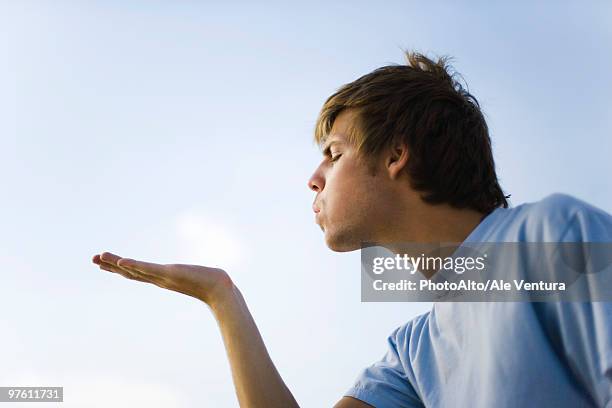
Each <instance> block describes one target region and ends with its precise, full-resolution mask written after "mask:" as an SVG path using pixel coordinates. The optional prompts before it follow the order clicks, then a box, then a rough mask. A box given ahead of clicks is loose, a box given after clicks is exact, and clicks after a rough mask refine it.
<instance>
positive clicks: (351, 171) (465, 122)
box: [308, 52, 508, 251]
mask: <svg viewBox="0 0 612 408" xmlns="http://www.w3.org/2000/svg"><path fill="white" fill-rule="evenodd" d="M406 57H407V65H391V66H385V67H381V68H378V69H376V70H374V71H373V72H371V73H369V74H366V75H364V76H362V77H360V78H358V79H357V80H355V81H353V82H351V83H349V84H346V85H344V86H343V87H341V88H340V89H339V90H338V91H337V92H336V93H334V94H333V95H331V96H330V97H329V98H328V99H327V101H326V102H325V104H324V105H323V108H322V110H321V113H320V115H319V118H318V120H317V124H316V127H315V141H316V142H317V143H318V144H319V146H320V147H321V148H322V150H323V153H324V159H323V161H322V162H321V164H320V165H319V167H318V168H317V170H316V171H315V173H314V174H313V176H312V177H311V179H310V180H309V182H308V185H309V187H310V188H311V189H312V190H313V191H315V192H316V193H317V195H316V197H315V203H314V210H315V212H317V211H318V210H320V211H319V212H318V213H317V222H318V223H319V225H320V226H321V228H322V229H323V230H324V231H325V235H326V241H327V244H328V245H329V247H330V248H332V249H333V250H337V251H349V250H354V249H358V248H359V247H360V245H361V242H364V241H375V242H382V241H385V240H386V238H388V237H390V236H393V233H392V232H393V229H394V219H397V217H398V216H400V215H401V214H404V213H405V212H406V211H408V212H410V211H414V210H416V209H417V208H418V207H419V206H423V205H426V206H447V207H452V208H454V209H466V210H471V211H473V212H478V213H480V214H483V215H486V214H489V213H490V212H491V211H493V210H494V209H495V208H497V207H500V206H503V207H507V206H508V202H507V200H506V197H505V196H504V194H503V192H502V189H501V187H500V186H499V183H498V181H497V175H496V173H495V165H494V161H493V155H492V151H491V141H490V138H489V133H488V128H487V124H486V122H485V120H484V117H483V115H482V112H481V111H480V106H479V104H478V102H477V100H476V99H475V98H474V97H473V96H472V95H471V94H470V93H468V92H467V91H466V90H465V89H464V88H463V87H462V86H461V84H460V83H459V82H458V81H457V80H456V78H455V74H454V73H452V72H450V67H449V66H448V64H447V60H446V59H445V58H441V59H439V60H438V61H437V62H434V61H432V60H430V59H428V58H426V57H425V56H423V55H420V54H416V53H409V52H407V53H406Z"/></svg>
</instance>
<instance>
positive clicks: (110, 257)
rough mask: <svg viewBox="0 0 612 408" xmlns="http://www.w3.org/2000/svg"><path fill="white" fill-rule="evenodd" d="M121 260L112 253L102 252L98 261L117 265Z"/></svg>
mask: <svg viewBox="0 0 612 408" xmlns="http://www.w3.org/2000/svg"><path fill="white" fill-rule="evenodd" d="M120 259H121V257H120V256H118V255H115V254H113V253H112V252H102V254H101V255H100V260H101V261H103V262H106V263H111V264H114V265H117V261H119V260H120Z"/></svg>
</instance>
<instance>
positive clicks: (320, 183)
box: [308, 166, 325, 193]
mask: <svg viewBox="0 0 612 408" xmlns="http://www.w3.org/2000/svg"><path fill="white" fill-rule="evenodd" d="M324 186H325V180H324V179H323V176H322V175H321V167H320V166H319V167H318V168H317V170H315V172H314V173H313V175H312V176H310V179H309V180H308V188H309V189H311V190H312V191H314V192H315V193H318V192H319V191H321V190H323V187H324Z"/></svg>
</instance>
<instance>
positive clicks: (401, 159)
mask: <svg viewBox="0 0 612 408" xmlns="http://www.w3.org/2000/svg"><path fill="white" fill-rule="evenodd" d="M408 157H409V154H408V146H407V145H406V143H404V142H394V143H393V145H392V147H391V148H390V149H389V150H388V153H387V158H386V161H385V167H386V168H387V171H388V172H389V177H390V178H391V179H392V180H395V179H396V178H398V177H399V176H400V175H401V172H402V171H403V170H404V169H405V168H406V165H407V164H408Z"/></svg>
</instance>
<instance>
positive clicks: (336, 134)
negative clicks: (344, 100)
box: [321, 109, 356, 150]
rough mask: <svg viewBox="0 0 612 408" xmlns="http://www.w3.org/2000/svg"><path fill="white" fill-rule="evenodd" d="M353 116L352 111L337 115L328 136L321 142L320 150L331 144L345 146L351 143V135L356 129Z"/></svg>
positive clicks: (348, 110) (353, 112)
mask: <svg viewBox="0 0 612 408" xmlns="http://www.w3.org/2000/svg"><path fill="white" fill-rule="evenodd" d="M355 115H356V111H354V110H352V109H347V110H344V111H342V112H341V113H340V114H339V115H338V117H337V118H336V120H334V124H333V126H332V128H331V131H330V132H329V135H327V137H326V138H324V139H323V140H322V141H321V148H322V149H323V150H324V149H325V148H327V147H329V146H330V145H331V144H333V143H343V144H347V143H348V142H350V141H351V135H353V132H355V129H356V117H355Z"/></svg>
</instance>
